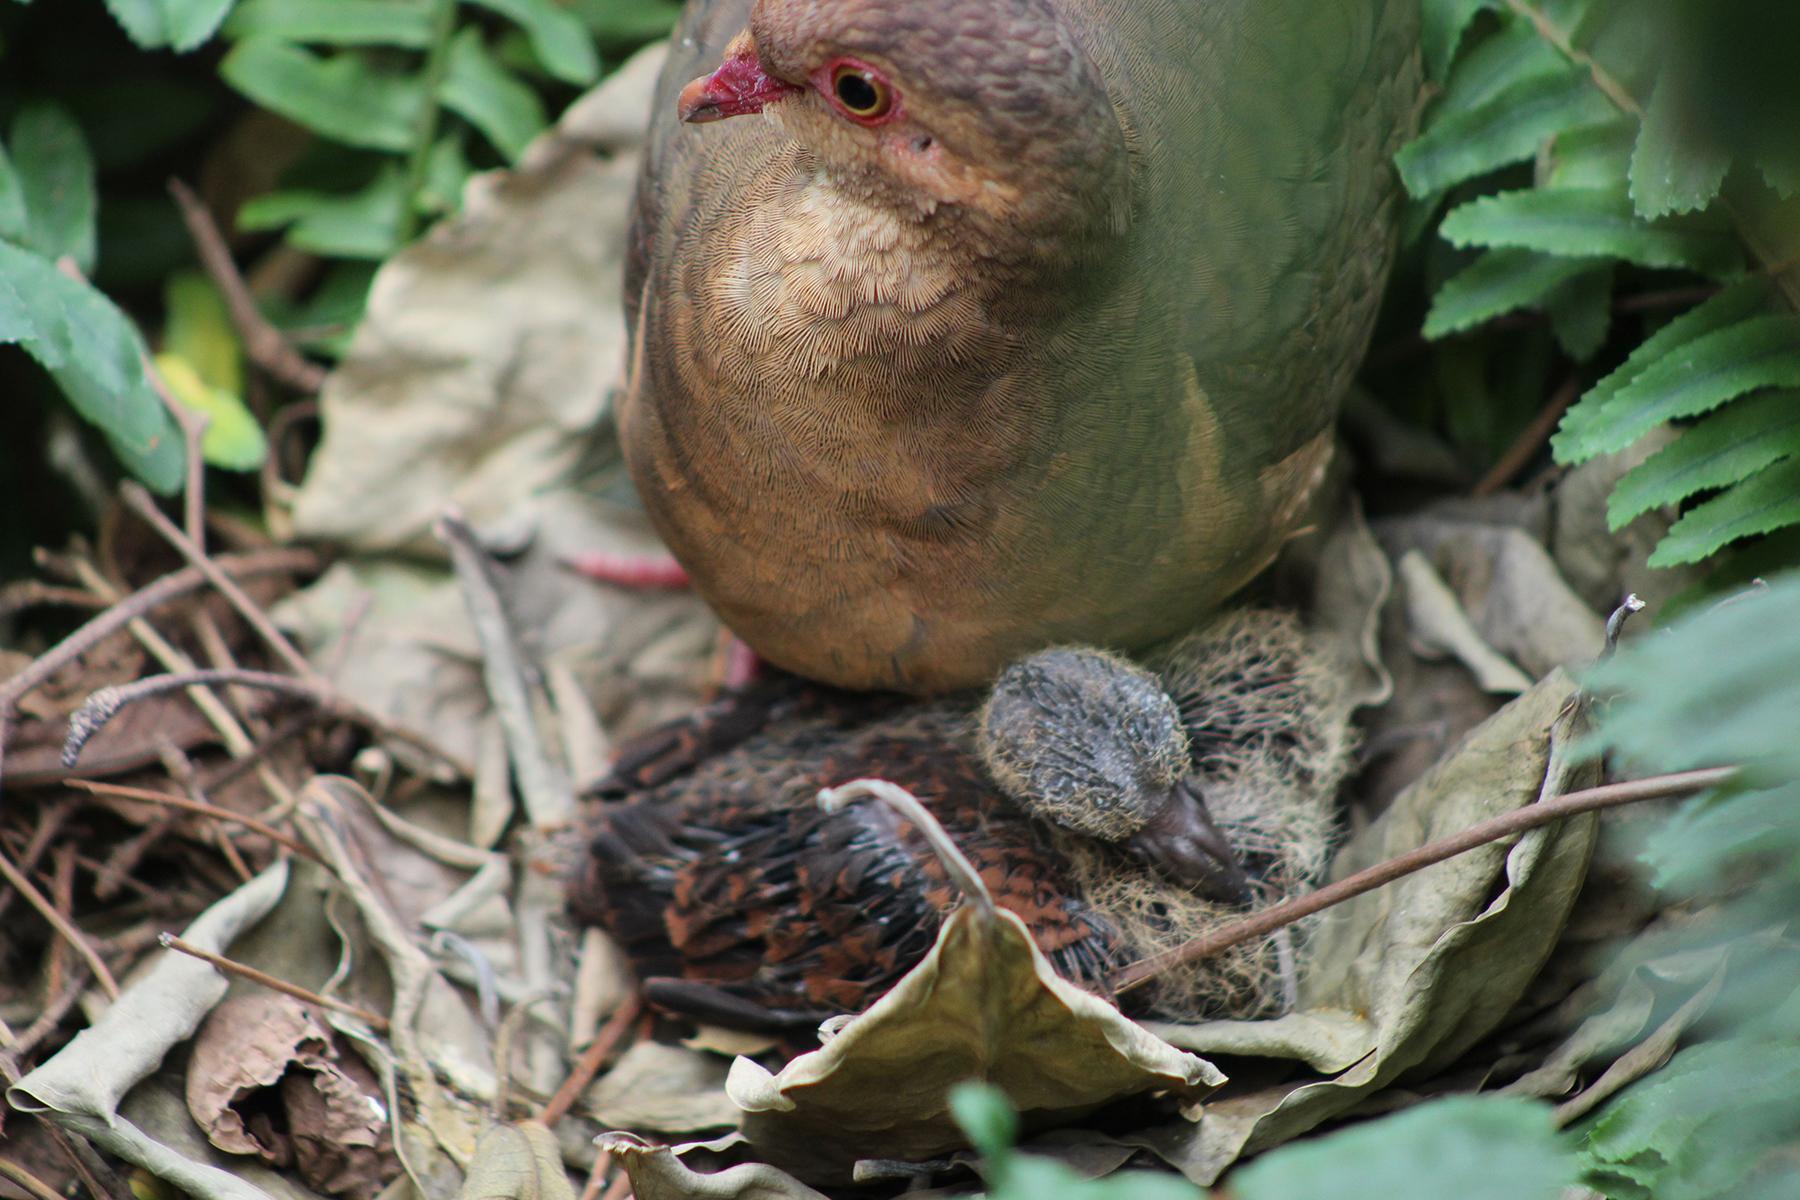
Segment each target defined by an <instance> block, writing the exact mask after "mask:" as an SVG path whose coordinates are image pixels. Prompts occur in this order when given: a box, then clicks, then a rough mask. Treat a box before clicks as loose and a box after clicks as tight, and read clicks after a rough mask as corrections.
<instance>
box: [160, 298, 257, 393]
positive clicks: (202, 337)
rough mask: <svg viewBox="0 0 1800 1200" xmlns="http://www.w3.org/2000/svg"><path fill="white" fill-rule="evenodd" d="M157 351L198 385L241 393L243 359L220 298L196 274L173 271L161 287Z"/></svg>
mask: <svg viewBox="0 0 1800 1200" xmlns="http://www.w3.org/2000/svg"><path fill="white" fill-rule="evenodd" d="M163 307H164V309H165V310H166V311H167V313H168V317H167V319H166V320H165V321H164V322H163V336H162V352H163V353H164V354H171V355H174V356H176V357H177V358H180V359H181V360H182V361H183V362H185V363H187V364H188V365H189V366H190V367H191V368H192V370H193V371H194V372H195V374H196V375H197V376H198V377H199V379H200V382H202V383H204V384H205V385H206V386H207V387H213V388H220V389H222V390H224V391H227V392H230V393H232V394H234V395H235V394H237V393H240V392H242V391H243V390H244V357H243V352H242V350H241V349H240V348H239V346H238V339H237V328H236V327H235V326H234V325H232V323H231V313H230V311H229V310H228V309H227V308H226V307H225V298H224V297H223V296H221V295H220V294H219V289H218V288H216V287H214V286H213V283H212V280H210V279H208V278H207V277H206V276H205V275H203V274H201V273H200V272H199V271H177V272H175V273H174V274H173V275H170V276H169V279H168V282H167V283H166V284H165V285H164V286H163Z"/></svg>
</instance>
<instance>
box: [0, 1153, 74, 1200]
mask: <svg viewBox="0 0 1800 1200" xmlns="http://www.w3.org/2000/svg"><path fill="white" fill-rule="evenodd" d="M0 1175H4V1176H6V1177H7V1178H8V1179H10V1180H12V1181H13V1182H14V1183H15V1184H17V1185H18V1186H19V1187H20V1188H21V1189H22V1190H24V1191H25V1192H28V1193H30V1195H31V1196H32V1200H63V1198H62V1195H61V1194H60V1193H59V1192H58V1191H57V1190H56V1189H55V1188H53V1187H51V1186H50V1185H49V1184H47V1183H45V1182H44V1181H43V1180H41V1179H39V1178H38V1177H37V1176H36V1175H33V1174H32V1173H31V1172H30V1171H27V1170H26V1169H25V1168H24V1167H21V1166H20V1165H19V1164H18V1163H16V1162H14V1161H13V1160H12V1159H10V1158H5V1157H0Z"/></svg>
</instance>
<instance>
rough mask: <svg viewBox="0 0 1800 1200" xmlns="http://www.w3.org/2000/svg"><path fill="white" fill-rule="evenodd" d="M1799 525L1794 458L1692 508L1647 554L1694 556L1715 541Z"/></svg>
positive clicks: (1655, 560)
mask: <svg viewBox="0 0 1800 1200" xmlns="http://www.w3.org/2000/svg"><path fill="white" fill-rule="evenodd" d="M1789 525H1800V458H1785V459H1782V460H1781V461H1780V462H1778V463H1776V464H1775V465H1774V466H1772V467H1768V468H1766V469H1765V470H1763V471H1761V472H1759V473H1758V474H1756V475H1753V476H1751V477H1750V478H1749V479H1746V480H1744V481H1743V482H1742V483H1739V484H1736V485H1734V486H1733V487H1730V488H1728V489H1726V490H1725V491H1724V492H1723V493H1721V494H1720V495H1718V496H1715V497H1714V498H1712V499H1711V500H1708V501H1707V502H1706V503H1705V504H1702V505H1700V506H1698V507H1697V508H1694V509H1692V510H1691V511H1689V512H1688V513H1687V514H1686V515H1684V516H1683V517H1682V518H1681V520H1679V521H1677V522H1675V524H1674V526H1672V527H1671V528H1670V530H1669V535H1668V536H1667V537H1665V538H1664V539H1663V540H1662V541H1661V542H1660V543H1659V544H1658V545H1657V547H1656V550H1655V552H1654V553H1652V554H1651V555H1650V559H1649V564H1650V565H1651V566H1653V567H1672V566H1675V565H1677V564H1679V563H1690V562H1699V561H1700V560H1701V559H1703V558H1705V557H1706V556H1707V555H1709V554H1711V553H1713V552H1714V551H1715V550H1717V549H1718V548H1719V547H1721V546H1725V545H1729V544H1730V543H1732V542H1735V541H1739V540H1741V539H1743V538H1747V537H1754V536H1755V535H1756V534H1759V533H1768V532H1770V531H1771V530H1776V529H1784V528H1786V527H1787V526H1789Z"/></svg>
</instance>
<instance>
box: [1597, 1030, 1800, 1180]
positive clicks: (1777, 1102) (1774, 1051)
mask: <svg viewBox="0 0 1800 1200" xmlns="http://www.w3.org/2000/svg"><path fill="white" fill-rule="evenodd" d="M1796 1095H1800V1041H1795V1040H1793V1039H1767V1040H1765V1039H1760V1038H1732V1039H1727V1040H1724V1041H1717V1042H1711V1043H1706V1044H1702V1045H1698V1046H1690V1047H1688V1048H1687V1049H1685V1050H1682V1051H1681V1052H1680V1053H1679V1054H1677V1055H1676V1056H1675V1057H1674V1058H1673V1059H1672V1060H1670V1062H1669V1065H1668V1066H1667V1067H1666V1068H1664V1069H1663V1070H1661V1071H1659V1072H1657V1073H1656V1074H1654V1075H1651V1076H1649V1077H1648V1078H1646V1079H1643V1080H1641V1081H1639V1082H1638V1083H1636V1084H1633V1085H1632V1086H1631V1087H1630V1088H1629V1089H1628V1090H1626V1091H1625V1092H1623V1093H1622V1094H1621V1095H1620V1096H1619V1097H1618V1099H1616V1100H1615V1101H1613V1103H1612V1104H1611V1105H1609V1106H1608V1107H1607V1109H1606V1110H1605V1112H1604V1113H1603V1114H1602V1115H1601V1117H1600V1118H1599V1119H1598V1120H1597V1121H1595V1122H1594V1123H1593V1125H1592V1128H1591V1130H1590V1132H1589V1135H1588V1143H1587V1146H1586V1148H1585V1153H1584V1155H1583V1157H1584V1160H1585V1162H1586V1164H1587V1167H1588V1170H1589V1171H1590V1172H1592V1173H1593V1175H1594V1176H1597V1178H1594V1179H1593V1180H1592V1182H1594V1183H1595V1184H1596V1185H1597V1186H1600V1187H1602V1188H1603V1189H1604V1188H1606V1187H1608V1185H1609V1184H1610V1183H1611V1181H1612V1180H1613V1179H1615V1178H1617V1179H1622V1180H1625V1181H1627V1182H1629V1183H1634V1184H1637V1185H1638V1186H1639V1187H1642V1188H1645V1189H1648V1191H1649V1193H1650V1194H1652V1195H1654V1196H1656V1197H1658V1198H1662V1197H1668V1198H1670V1200H1676V1198H1679V1197H1694V1198H1699V1197H1713V1196H1716V1197H1726V1196H1735V1195H1737V1194H1738V1186H1739V1185H1740V1184H1742V1183H1744V1182H1746V1180H1747V1177H1748V1176H1749V1175H1750V1174H1751V1173H1752V1171H1754V1170H1756V1168H1757V1167H1758V1166H1759V1164H1760V1162H1761V1160H1762V1158H1763V1155H1764V1154H1765V1153H1767V1152H1768V1151H1769V1150H1772V1149H1774V1148H1775V1147H1777V1146H1780V1145H1781V1144H1782V1143H1783V1142H1784V1141H1786V1140H1787V1139H1789V1138H1791V1137H1793V1136H1795V1134H1797V1133H1800V1105H1796V1104H1795V1103H1794V1097H1795V1096H1796Z"/></svg>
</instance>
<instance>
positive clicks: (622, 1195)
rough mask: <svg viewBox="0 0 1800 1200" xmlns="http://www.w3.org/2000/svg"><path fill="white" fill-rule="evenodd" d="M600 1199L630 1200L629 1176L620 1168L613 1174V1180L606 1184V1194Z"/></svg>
mask: <svg viewBox="0 0 1800 1200" xmlns="http://www.w3.org/2000/svg"><path fill="white" fill-rule="evenodd" d="M600 1200H631V1176H630V1175H627V1174H626V1173H625V1172H624V1171H622V1170H621V1171H620V1172H619V1173H618V1174H617V1175H615V1176H613V1181H612V1182H611V1183H610V1184H608V1185H607V1188H606V1194H605V1195H604V1196H602V1197H600Z"/></svg>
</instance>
